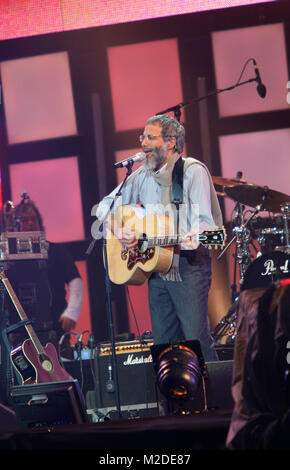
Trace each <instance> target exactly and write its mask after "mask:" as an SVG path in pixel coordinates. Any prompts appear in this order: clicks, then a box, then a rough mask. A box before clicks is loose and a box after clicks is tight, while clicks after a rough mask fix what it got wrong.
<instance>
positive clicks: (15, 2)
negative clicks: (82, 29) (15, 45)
mask: <svg viewBox="0 0 290 470" xmlns="http://www.w3.org/2000/svg"><path fill="white" fill-rule="evenodd" d="M0 8H1V28H0V39H11V38H19V37H23V36H34V35H36V34H45V33H53V32H58V31H62V30H63V21H62V15H61V2H60V0H1V6H0Z"/></svg>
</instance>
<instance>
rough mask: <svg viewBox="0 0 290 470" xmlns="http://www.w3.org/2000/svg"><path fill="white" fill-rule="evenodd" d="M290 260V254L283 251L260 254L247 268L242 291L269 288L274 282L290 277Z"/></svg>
mask: <svg viewBox="0 0 290 470" xmlns="http://www.w3.org/2000/svg"><path fill="white" fill-rule="evenodd" d="M289 260H290V254H289V253H284V252H282V251H274V252H272V253H267V254H264V255H262V256H259V257H258V258H256V259H255V261H253V262H252V263H251V264H250V265H249V267H248V268H247V270H246V272H245V275H244V280H243V283H242V285H241V291H244V290H246V289H263V288H267V287H268V286H269V285H270V284H272V282H275V281H277V280H279V279H287V278H290V261H289Z"/></svg>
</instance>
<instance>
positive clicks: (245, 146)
mask: <svg viewBox="0 0 290 470" xmlns="http://www.w3.org/2000/svg"><path fill="white" fill-rule="evenodd" d="M219 145H220V154H221V167H222V176H224V177H225V178H234V177H236V174H237V172H238V171H242V173H243V178H244V179H245V180H246V181H247V182H248V183H252V184H256V185H259V186H268V187H269V188H270V189H273V190H274V191H279V192H282V193H285V194H287V195H290V157H289V148H290V129H278V130H270V131H262V132H249V133H244V134H234V135H227V136H221V137H220V138H219ZM289 197H290V196H289ZM225 202H226V204H225V205H226V217H227V220H230V219H231V213H232V210H233V208H234V202H233V201H231V200H230V199H226V200H225ZM259 215H261V214H259Z"/></svg>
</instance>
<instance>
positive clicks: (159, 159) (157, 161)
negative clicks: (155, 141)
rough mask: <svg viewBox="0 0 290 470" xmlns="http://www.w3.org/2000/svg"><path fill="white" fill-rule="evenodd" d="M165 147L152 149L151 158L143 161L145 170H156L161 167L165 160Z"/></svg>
mask: <svg viewBox="0 0 290 470" xmlns="http://www.w3.org/2000/svg"><path fill="white" fill-rule="evenodd" d="M166 152H167V150H166V147H165V145H164V146H163V147H160V148H159V149H154V150H153V151H152V156H151V158H149V159H147V158H146V160H145V161H144V164H143V165H144V168H145V169H146V170H151V171H153V170H156V168H157V167H158V166H159V165H161V163H163V162H164V160H165V158H166Z"/></svg>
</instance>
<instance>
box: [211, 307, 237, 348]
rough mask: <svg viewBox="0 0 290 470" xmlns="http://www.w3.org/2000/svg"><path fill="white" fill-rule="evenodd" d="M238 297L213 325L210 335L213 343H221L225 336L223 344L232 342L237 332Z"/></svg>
mask: <svg viewBox="0 0 290 470" xmlns="http://www.w3.org/2000/svg"><path fill="white" fill-rule="evenodd" d="M237 303H238V299H236V300H235V301H234V303H233V304H232V305H231V306H230V308H229V310H228V313H227V314H226V315H225V316H224V317H223V318H222V319H221V320H220V321H219V323H218V324H217V326H216V327H215V329H214V331H213V333H212V336H213V338H214V341H215V344H216V345H217V344H219V343H221V341H222V339H223V338H224V337H226V341H225V344H229V343H231V342H233V341H234V340H235V338H236V334H237V314H236V307H237Z"/></svg>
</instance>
